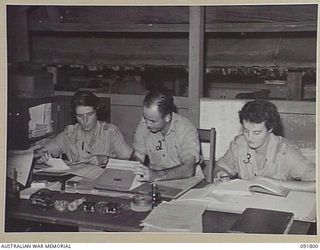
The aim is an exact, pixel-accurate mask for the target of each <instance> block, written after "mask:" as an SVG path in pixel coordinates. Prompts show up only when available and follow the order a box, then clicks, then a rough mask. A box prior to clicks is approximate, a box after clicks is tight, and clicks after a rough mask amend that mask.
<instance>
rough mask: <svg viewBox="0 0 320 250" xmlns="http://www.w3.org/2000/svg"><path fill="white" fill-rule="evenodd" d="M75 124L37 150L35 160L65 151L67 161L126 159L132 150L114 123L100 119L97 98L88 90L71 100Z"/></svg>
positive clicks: (95, 162)
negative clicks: (109, 158)
mask: <svg viewBox="0 0 320 250" xmlns="http://www.w3.org/2000/svg"><path fill="white" fill-rule="evenodd" d="M72 109H73V110H74V112H75V116H76V119H77V123H76V124H74V125H69V126H67V127H66V128H65V129H64V131H63V132H61V133H60V134H58V135H57V136H56V137H55V138H53V139H52V140H51V141H50V142H49V143H47V144H46V145H44V147H42V148H41V149H40V150H38V153H40V155H38V156H40V158H39V159H38V160H37V162H38V163H43V162H44V163H46V162H47V161H48V159H49V157H50V156H52V157H60V156H61V155H62V154H66V156H67V158H68V160H69V161H70V162H83V163H91V164H95V165H100V164H105V163H106V162H107V160H108V157H114V158H120V159H129V158H130V156H131V154H132V152H133V149H132V148H131V147H130V146H129V145H128V144H127V143H126V142H125V140H124V138H123V136H122V134H121V132H120V130H119V128H118V127H116V126H115V125H112V124H109V123H106V122H104V121H101V120H99V116H100V114H99V113H100V110H99V99H98V97H97V96H95V95H94V94H93V93H92V92H90V91H78V92H76V93H75V95H74V97H73V99H72Z"/></svg>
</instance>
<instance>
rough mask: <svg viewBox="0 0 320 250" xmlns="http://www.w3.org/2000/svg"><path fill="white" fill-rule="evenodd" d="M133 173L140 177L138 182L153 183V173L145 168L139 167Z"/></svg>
mask: <svg viewBox="0 0 320 250" xmlns="http://www.w3.org/2000/svg"><path fill="white" fill-rule="evenodd" d="M134 173H135V174H136V175H138V176H139V177H140V178H139V179H138V181H147V182H153V181H155V173H154V171H153V170H151V169H150V168H149V167H147V166H144V165H141V166H139V167H137V168H136V169H135V171H134Z"/></svg>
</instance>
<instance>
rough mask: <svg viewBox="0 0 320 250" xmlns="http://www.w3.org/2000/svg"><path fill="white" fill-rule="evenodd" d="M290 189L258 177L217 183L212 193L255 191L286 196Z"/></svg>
mask: <svg viewBox="0 0 320 250" xmlns="http://www.w3.org/2000/svg"><path fill="white" fill-rule="evenodd" d="M289 191H290V190H289V189H287V188H283V187H281V186H276V185H274V184H273V183H270V182H269V181H267V180H265V179H260V178H256V179H254V180H252V181H246V180H240V179H236V180H231V181H227V182H223V183H221V184H219V185H217V186H216V187H215V188H214V189H213V190H212V193H214V194H221V195H243V196H251V195H252V194H253V193H254V192H257V193H265V194H271V195H276V196H282V197H286V196H287V195H288V193H289Z"/></svg>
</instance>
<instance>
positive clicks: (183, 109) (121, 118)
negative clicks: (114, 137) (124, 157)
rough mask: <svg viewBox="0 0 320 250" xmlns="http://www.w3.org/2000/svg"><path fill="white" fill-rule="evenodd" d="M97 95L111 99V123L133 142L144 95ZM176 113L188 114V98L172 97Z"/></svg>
mask: <svg viewBox="0 0 320 250" xmlns="http://www.w3.org/2000/svg"><path fill="white" fill-rule="evenodd" d="M73 94H74V93H73V92H63V91H56V92H55V95H67V96H71V95H73ZM95 94H96V95H97V96H98V97H109V98H110V101H111V123H113V124H115V125H116V126H118V127H119V129H120V130H121V132H122V134H123V136H124V138H125V140H126V141H127V142H128V143H129V144H132V143H133V133H134V130H135V129H136V127H137V125H138V123H139V121H140V119H141V117H142V116H141V109H142V102H143V99H144V96H142V95H117V94H105V93H95ZM174 98H175V104H176V106H177V108H178V113H179V114H181V115H183V116H186V117H187V115H188V106H187V105H188V98H187V97H174Z"/></svg>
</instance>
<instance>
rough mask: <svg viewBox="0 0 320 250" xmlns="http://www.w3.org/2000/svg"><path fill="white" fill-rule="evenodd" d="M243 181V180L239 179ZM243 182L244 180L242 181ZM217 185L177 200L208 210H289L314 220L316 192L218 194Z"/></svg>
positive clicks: (190, 193)
mask: <svg viewBox="0 0 320 250" xmlns="http://www.w3.org/2000/svg"><path fill="white" fill-rule="evenodd" d="M240 181H244V180H240ZM244 182H245V181H244ZM216 187H217V186H215V185H214V184H211V185H208V186H207V187H205V188H203V189H192V190H190V191H189V192H187V193H186V194H184V195H183V196H181V197H180V198H178V200H190V201H197V202H199V203H203V204H207V206H208V210H213V211H221V212H230V213H242V212H243V211H244V210H245V209H246V208H249V207H251V208H260V209H270V210H275V211H284V212H291V213H293V214H294V219H295V220H301V221H308V222H314V221H315V220H316V194H315V193H311V192H302V191H294V190H291V191H290V192H289V193H288V195H287V196H286V197H283V196H275V195H268V194H264V193H257V192H253V194H252V195H250V196H247V195H225V194H223V195H220V194H217V193H216V192H214V189H216Z"/></svg>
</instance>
